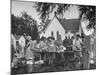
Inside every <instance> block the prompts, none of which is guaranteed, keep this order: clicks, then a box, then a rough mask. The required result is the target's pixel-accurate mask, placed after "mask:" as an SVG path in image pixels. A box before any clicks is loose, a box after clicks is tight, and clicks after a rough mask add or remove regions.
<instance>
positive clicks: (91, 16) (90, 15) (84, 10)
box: [79, 5, 96, 29]
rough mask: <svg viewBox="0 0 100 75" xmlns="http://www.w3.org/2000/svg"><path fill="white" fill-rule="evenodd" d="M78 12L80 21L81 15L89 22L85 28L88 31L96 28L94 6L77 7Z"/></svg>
mask: <svg viewBox="0 0 100 75" xmlns="http://www.w3.org/2000/svg"><path fill="white" fill-rule="evenodd" d="M79 10H80V12H81V13H80V19H81V18H82V16H83V15H85V17H86V19H87V20H89V25H88V26H87V28H88V29H90V28H92V27H93V28H94V29H95V28H96V6H84V5H80V6H79Z"/></svg>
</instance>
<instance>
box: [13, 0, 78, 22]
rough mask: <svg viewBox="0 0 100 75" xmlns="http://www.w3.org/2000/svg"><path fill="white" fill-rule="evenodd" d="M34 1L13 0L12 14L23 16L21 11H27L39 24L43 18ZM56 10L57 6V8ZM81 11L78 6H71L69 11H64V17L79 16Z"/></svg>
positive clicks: (51, 16)
mask: <svg viewBox="0 0 100 75" xmlns="http://www.w3.org/2000/svg"><path fill="white" fill-rule="evenodd" d="M33 5H34V3H33V2H31V1H12V9H11V11H12V14H14V15H15V16H21V12H23V11H25V12H27V14H28V15H30V16H32V18H34V19H35V20H37V23H38V24H39V23H40V22H41V20H40V19H39V15H38V13H37V12H36V10H35V8H33ZM55 10H56V8H55ZM53 16H54V14H53V13H52V14H51V15H50V19H52V18H53ZM78 16H79V11H78V8H77V6H71V7H70V8H69V10H68V11H66V12H65V13H64V18H66V19H73V18H78Z"/></svg>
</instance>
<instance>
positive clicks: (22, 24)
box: [11, 12, 38, 40]
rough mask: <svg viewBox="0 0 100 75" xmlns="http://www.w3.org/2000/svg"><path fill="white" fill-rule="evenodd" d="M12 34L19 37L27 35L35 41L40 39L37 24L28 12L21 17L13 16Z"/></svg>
mask: <svg viewBox="0 0 100 75" xmlns="http://www.w3.org/2000/svg"><path fill="white" fill-rule="evenodd" d="M11 33H12V34H18V35H23V33H26V34H28V35H30V36H31V37H32V39H33V40H34V39H36V38H38V29H37V22H36V21H35V20H34V19H32V17H31V16H30V15H28V14H27V13H26V12H23V13H22V16H21V17H16V16H14V15H11Z"/></svg>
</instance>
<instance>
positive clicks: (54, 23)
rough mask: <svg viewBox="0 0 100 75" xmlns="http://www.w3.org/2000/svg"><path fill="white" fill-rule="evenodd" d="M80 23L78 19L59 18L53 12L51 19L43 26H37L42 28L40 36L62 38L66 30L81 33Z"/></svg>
mask: <svg viewBox="0 0 100 75" xmlns="http://www.w3.org/2000/svg"><path fill="white" fill-rule="evenodd" d="M80 24H81V23H80V20H79V19H59V18H58V17H57V16H56V14H55V16H54V17H53V19H51V20H47V21H46V23H45V25H44V26H43V27H41V26H42V25H40V26H39V27H40V28H43V29H42V32H41V33H40V38H41V37H42V36H44V37H47V38H48V37H50V36H53V37H54V38H55V39H57V38H60V39H62V40H64V39H65V36H66V33H68V32H71V33H73V34H75V33H77V32H78V33H81V27H80V26H81V25H80Z"/></svg>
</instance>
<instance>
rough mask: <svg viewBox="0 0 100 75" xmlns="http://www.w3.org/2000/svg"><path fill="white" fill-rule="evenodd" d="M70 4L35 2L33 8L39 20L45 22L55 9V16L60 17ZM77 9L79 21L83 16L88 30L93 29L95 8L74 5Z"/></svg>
mask: <svg viewBox="0 0 100 75" xmlns="http://www.w3.org/2000/svg"><path fill="white" fill-rule="evenodd" d="M71 5H72V4H58V3H43V2H37V3H35V5H34V6H33V7H34V8H36V10H37V12H39V15H40V18H41V20H42V22H45V19H47V18H48V17H49V14H50V13H52V12H53V11H54V8H56V7H57V10H56V12H57V14H58V15H62V16H63V14H64V12H65V11H66V10H68V8H69V7H70V6H71ZM76 6H78V8H79V11H80V14H79V16H80V17H79V19H81V18H82V15H85V16H86V18H87V20H89V22H90V23H89V25H88V28H91V27H93V28H94V29H95V25H96V6H88V5H76Z"/></svg>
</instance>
